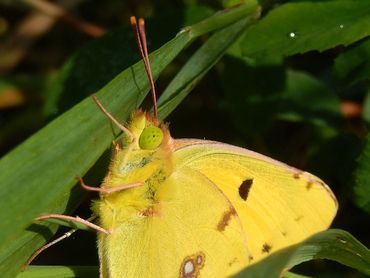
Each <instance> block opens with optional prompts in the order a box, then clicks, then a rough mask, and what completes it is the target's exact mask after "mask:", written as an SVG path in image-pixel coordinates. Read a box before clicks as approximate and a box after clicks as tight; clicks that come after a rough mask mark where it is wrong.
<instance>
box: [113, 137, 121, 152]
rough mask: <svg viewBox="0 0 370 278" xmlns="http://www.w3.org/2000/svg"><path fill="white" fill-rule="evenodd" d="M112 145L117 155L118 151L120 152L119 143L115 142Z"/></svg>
mask: <svg viewBox="0 0 370 278" xmlns="http://www.w3.org/2000/svg"><path fill="white" fill-rule="evenodd" d="M112 145H113V147H114V151H115V153H118V152H119V151H120V150H121V146H120V144H119V143H117V142H116V141H114V140H113V141H112Z"/></svg>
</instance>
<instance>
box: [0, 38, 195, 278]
mask: <svg viewBox="0 0 370 278" xmlns="http://www.w3.org/2000/svg"><path fill="white" fill-rule="evenodd" d="M191 38H192V37H191V35H190V34H189V33H188V32H184V33H183V34H181V35H180V36H178V37H176V38H175V39H173V40H172V41H170V42H169V43H167V44H166V45H164V46H163V47H162V48H160V49H159V50H158V51H156V52H155V53H154V54H153V55H152V56H151V59H152V69H153V73H154V75H155V76H158V74H159V72H161V71H162V70H163V68H164V67H165V66H166V65H167V64H169V63H170V62H171V61H172V60H173V58H174V57H176V55H177V54H178V53H179V52H180V51H181V50H182V49H183V48H184V47H185V46H186V45H187V44H188V43H189V42H190V40H191ZM140 91H148V85H147V77H146V74H145V71H144V69H143V65H142V62H138V63H137V64H135V65H134V66H132V67H130V68H128V69H126V70H125V71H123V72H122V73H121V74H119V75H118V76H117V77H116V78H114V79H113V80H112V81H111V82H109V83H108V85H106V86H105V87H104V88H102V89H101V90H100V91H99V92H98V93H97V97H98V98H99V99H100V100H101V101H102V103H103V104H104V105H105V107H106V108H107V110H109V111H112V113H114V115H115V116H116V117H117V118H118V119H124V118H126V117H127V115H128V114H129V113H130V111H131V110H132V109H134V108H135V107H136V105H138V104H139V103H140V102H141V100H142V99H143V97H144V95H145V94H141V93H140ZM97 127H99V128H97ZM113 137H114V136H113V132H112V126H111V125H110V123H109V121H108V120H107V119H106V117H105V116H104V115H103V114H102V113H100V112H99V111H98V109H97V107H96V105H95V104H94V103H93V101H92V99H91V98H87V99H85V100H83V101H82V102H80V103H79V104H77V105H76V106H74V107H73V108H72V109H70V110H68V111H67V112H66V113H64V114H63V115H61V116H60V117H58V118H57V119H56V120H54V121H52V122H51V123H50V124H49V125H47V126H46V127H45V128H43V129H42V130H41V131H39V132H38V133H37V134H35V135H34V136H32V137H31V138H29V139H28V140H27V141H25V142H24V143H23V144H22V145H20V146H19V147H17V148H16V149H14V150H13V151H11V152H10V153H8V154H7V155H6V156H4V157H3V158H2V159H1V161H0V173H1V174H0V175H1V176H0V180H1V187H0V198H1V200H2V201H1V203H0V223H1V225H2V228H1V229H0V239H1V241H0V273H2V277H14V273H15V272H17V270H19V268H20V266H21V265H22V264H23V263H24V262H25V261H26V259H27V258H28V257H29V255H30V254H31V253H32V252H33V251H34V250H35V249H36V248H37V247H38V246H40V244H42V242H45V239H48V238H49V237H50V236H51V235H52V233H53V231H52V230H49V228H47V227H46V226H40V225H34V224H33V225H31V226H30V224H31V221H32V219H33V218H34V217H36V216H39V215H41V214H45V213H51V212H55V213H60V212H65V211H66V210H67V211H69V210H70V209H71V208H73V207H74V206H75V203H74V204H71V203H70V201H71V200H68V198H67V197H68V196H70V190H71V187H72V186H73V185H74V184H75V183H76V181H75V177H76V175H83V174H84V173H85V172H86V171H87V170H88V169H89V168H90V167H91V166H92V165H93V164H94V162H95V161H96V160H97V158H98V157H99V156H100V155H101V154H102V152H103V151H104V150H105V149H106V147H107V146H108V145H109V144H110V142H111V140H112V139H113ZM72 201H75V200H72ZM35 232H37V233H35ZM41 235H42V236H41Z"/></svg>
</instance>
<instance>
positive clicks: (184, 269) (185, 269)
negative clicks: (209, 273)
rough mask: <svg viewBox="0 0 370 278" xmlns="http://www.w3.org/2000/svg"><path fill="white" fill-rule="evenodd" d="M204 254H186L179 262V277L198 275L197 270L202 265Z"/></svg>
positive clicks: (186, 277)
mask: <svg viewBox="0 0 370 278" xmlns="http://www.w3.org/2000/svg"><path fill="white" fill-rule="evenodd" d="M205 257H206V256H205V255H204V253H203V252H198V253H196V254H193V255H190V256H186V257H185V258H184V260H183V261H182V263H181V267H180V277H181V278H195V277H199V272H200V270H201V269H202V267H203V266H204V262H205Z"/></svg>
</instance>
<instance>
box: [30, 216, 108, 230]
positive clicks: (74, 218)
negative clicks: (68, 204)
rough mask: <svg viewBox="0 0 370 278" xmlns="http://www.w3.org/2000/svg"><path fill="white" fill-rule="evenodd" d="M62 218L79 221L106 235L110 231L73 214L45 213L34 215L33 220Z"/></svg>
mask: <svg viewBox="0 0 370 278" xmlns="http://www.w3.org/2000/svg"><path fill="white" fill-rule="evenodd" d="M50 218H51V219H63V220H69V221H72V222H77V223H80V224H83V225H85V226H87V227H89V228H91V229H93V230H95V231H97V232H101V233H104V234H107V235H110V234H111V232H110V231H108V230H106V229H104V228H102V227H100V226H98V225H96V224H94V223H92V222H90V221H88V220H86V219H83V218H81V217H78V216H76V217H73V216H69V215H64V214H47V215H43V216H39V217H36V218H35V220H38V221H40V220H45V219H50Z"/></svg>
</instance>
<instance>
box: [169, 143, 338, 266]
mask: <svg viewBox="0 0 370 278" xmlns="http://www.w3.org/2000/svg"><path fill="white" fill-rule="evenodd" d="M174 164H175V165H176V167H177V168H178V169H181V168H184V167H186V168H190V169H192V170H194V171H196V172H198V173H202V174H203V175H204V176H205V177H207V178H208V179H210V180H211V181H212V182H213V183H214V184H216V185H217V186H218V188H219V189H220V190H221V191H222V192H223V193H224V194H225V195H226V196H227V197H228V199H229V200H230V202H231V203H232V205H233V206H234V207H235V209H236V211H237V214H238V216H239V218H240V220H241V223H242V226H243V230H244V231H245V235H246V239H247V245H248V250H249V252H250V253H249V256H250V258H251V260H252V262H251V263H254V262H256V261H258V260H260V259H262V258H263V257H265V256H266V255H268V254H269V253H271V252H274V251H277V250H279V249H281V248H284V247H287V246H288V245H292V244H295V243H297V242H299V241H301V240H303V239H305V238H307V237H308V236H310V235H312V234H314V233H316V232H319V231H321V230H324V229H326V228H328V227H329V225H330V224H331V222H332V220H333V218H334V216H335V214H336V211H337V201H336V199H335V196H334V195H333V193H332V192H331V190H330V189H329V187H328V186H327V185H326V184H325V183H324V182H323V181H321V180H320V179H319V178H317V177H315V176H314V175H312V174H309V173H307V172H302V171H299V170H297V169H295V168H292V167H290V166H288V165H286V164H283V163H281V162H278V161H276V160H273V159H271V158H269V157H266V156H263V155H261V154H258V153H255V152H252V151H249V150H246V149H242V148H238V147H234V146H231V145H227V144H223V143H218V142H212V141H203V140H197V139H195V140H192V139H183V140H175V152H174ZM204 201H207V202H208V200H207V198H204ZM209 204H210V206H211V203H209Z"/></svg>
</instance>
